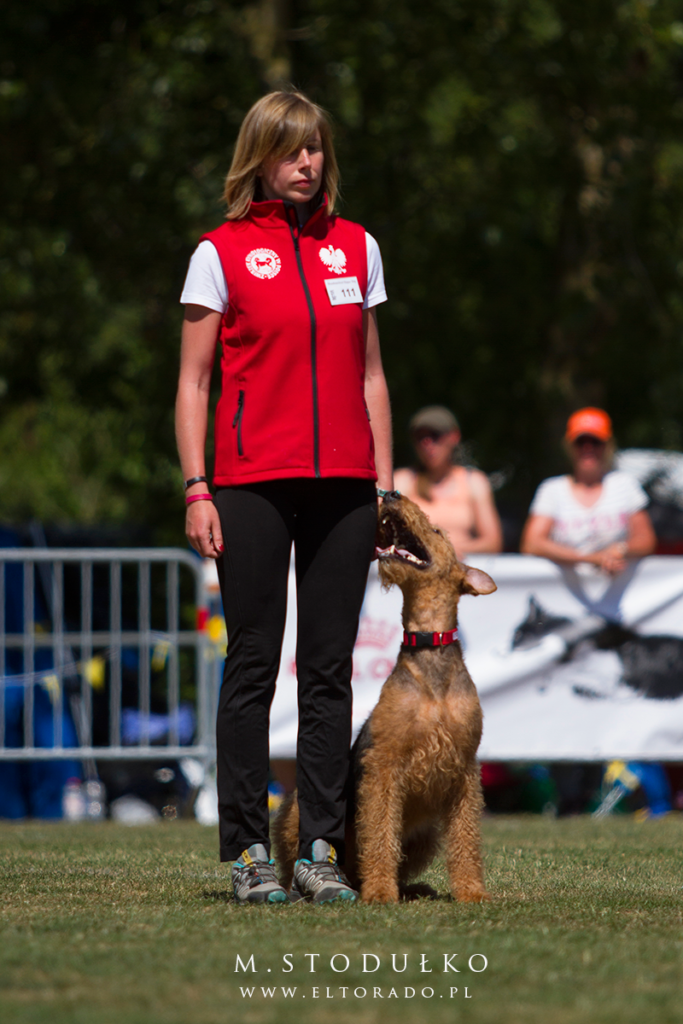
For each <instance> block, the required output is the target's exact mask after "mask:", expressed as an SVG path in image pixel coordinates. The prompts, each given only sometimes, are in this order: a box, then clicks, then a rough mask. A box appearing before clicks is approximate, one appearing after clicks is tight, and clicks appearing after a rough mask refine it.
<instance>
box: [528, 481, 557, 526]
mask: <svg viewBox="0 0 683 1024" xmlns="http://www.w3.org/2000/svg"><path fill="white" fill-rule="evenodd" d="M563 481H564V477H562V476H551V477H550V478H549V479H548V480H544V481H543V483H542V484H539V486H538V489H537V490H536V493H535V494H534V498H533V501H532V502H531V505H530V506H529V515H530V516H550V517H551V518H552V519H555V517H556V516H557V512H558V498H559V497H560V493H559V492H560V491H561V489H562V484H563Z"/></svg>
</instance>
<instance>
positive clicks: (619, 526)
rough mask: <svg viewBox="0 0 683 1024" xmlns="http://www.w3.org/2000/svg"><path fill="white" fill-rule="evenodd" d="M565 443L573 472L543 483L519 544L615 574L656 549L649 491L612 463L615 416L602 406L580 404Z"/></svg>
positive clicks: (566, 561) (554, 558)
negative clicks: (592, 406) (649, 510)
mask: <svg viewBox="0 0 683 1024" xmlns="http://www.w3.org/2000/svg"><path fill="white" fill-rule="evenodd" d="M565 443H566V445H567V450H568V453H569V456H570V458H571V461H572V472H571V474H570V475H569V476H556V477H551V478H550V479H549V480H545V481H544V482H543V483H542V484H541V485H540V487H539V488H538V490H537V491H536V495H535V497H534V500H533V501H532V503H531V508H530V509H529V518H528V519H527V522H526V525H525V527H524V533H523V535H522V542H521V545H520V550H521V551H522V552H523V553H524V554H528V555H540V556H541V557H543V558H549V559H551V560H552V561H553V562H559V563H560V564H563V565H569V566H572V565H577V564H579V563H581V562H583V563H587V564H589V565H594V566H597V567H598V568H599V569H601V570H602V571H603V572H605V573H608V574H609V575H612V576H614V575H616V574H618V573H620V572H622V571H623V570H624V569H625V568H626V566H627V564H628V559H629V558H642V557H643V556H645V555H649V554H651V553H652V552H653V551H654V549H655V543H656V538H655V533H654V530H653V529H652V523H651V522H650V517H649V516H648V514H647V512H646V511H645V507H646V505H647V504H648V497H647V495H646V494H645V492H644V491H643V489H642V487H641V486H640V484H638V483H637V481H636V480H634V479H633V477H631V476H629V474H628V473H621V472H617V471H614V470H611V469H610V466H611V463H612V457H613V455H614V440H613V435H612V421H611V420H610V418H609V416H608V415H607V413H606V412H605V411H604V410H603V409H594V408H586V409H579V410H578V412H575V413H574V414H573V416H570V417H569V421H568V423H567V430H566V433H565Z"/></svg>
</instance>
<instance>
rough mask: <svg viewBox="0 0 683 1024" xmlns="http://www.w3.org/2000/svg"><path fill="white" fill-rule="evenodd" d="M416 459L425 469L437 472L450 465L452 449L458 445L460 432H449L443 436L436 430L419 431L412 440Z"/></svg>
mask: <svg viewBox="0 0 683 1024" xmlns="http://www.w3.org/2000/svg"><path fill="white" fill-rule="evenodd" d="M413 443H414V445H415V451H416V452H417V457H418V459H419V460H420V462H421V463H422V465H423V466H424V467H425V469H432V470H439V469H442V468H443V467H444V466H447V465H450V462H451V457H452V455H453V449H454V448H455V447H456V446H457V445H458V444H459V443H460V432H459V431H457V430H449V431H447V432H446V433H444V434H441V433H439V432H438V431H437V430H426V429H423V430H419V431H418V432H417V433H416V434H415V436H414V438H413Z"/></svg>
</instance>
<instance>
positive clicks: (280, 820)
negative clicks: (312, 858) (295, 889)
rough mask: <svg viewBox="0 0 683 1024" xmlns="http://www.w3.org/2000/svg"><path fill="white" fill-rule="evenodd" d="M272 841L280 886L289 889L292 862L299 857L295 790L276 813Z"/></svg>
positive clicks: (292, 874)
mask: <svg viewBox="0 0 683 1024" xmlns="http://www.w3.org/2000/svg"><path fill="white" fill-rule="evenodd" d="M272 839H273V846H274V848H275V859H276V860H277V862H278V868H279V873H278V877H279V880H280V885H281V886H283V887H284V888H285V889H290V888H291V885H292V878H293V877H294V861H295V860H296V858H297V857H298V855H299V802H298V800H297V796H296V790H295V791H294V792H293V793H291V794H290V795H289V796H288V797H286V799H285V800H284V801H283V803H282V806H281V807H280V808H279V810H278V812H277V815H276V817H275V822H274V824H273V828H272Z"/></svg>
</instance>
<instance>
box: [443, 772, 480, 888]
mask: <svg viewBox="0 0 683 1024" xmlns="http://www.w3.org/2000/svg"><path fill="white" fill-rule="evenodd" d="M483 806H484V800H483V797H482V793H481V776H480V772H479V765H477V764H475V765H473V766H472V768H470V769H468V771H467V774H466V776H465V784H464V788H463V792H462V796H461V799H460V801H459V802H458V803H457V804H455V805H454V807H453V808H452V811H451V815H450V820H449V821H448V822H447V825H446V834H445V839H446V851H445V852H446V866H447V868H448V877H449V880H450V885H451V892H452V894H453V895H454V896H455V897H456V899H458V900H460V902H462V903H481V902H482V900H487V899H489V896H488V894H487V892H486V889H485V887H484V868H483V864H482V860H481V812H482V809H483Z"/></svg>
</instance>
